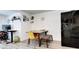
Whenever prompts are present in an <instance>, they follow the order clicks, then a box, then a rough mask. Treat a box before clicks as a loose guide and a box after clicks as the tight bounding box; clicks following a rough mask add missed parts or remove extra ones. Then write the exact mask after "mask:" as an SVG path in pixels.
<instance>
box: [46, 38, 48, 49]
mask: <svg viewBox="0 0 79 59" xmlns="http://www.w3.org/2000/svg"><path fill="white" fill-rule="evenodd" d="M46 46H47V48H48V39H47V40H46Z"/></svg>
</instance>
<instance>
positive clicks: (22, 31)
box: [9, 11, 30, 41]
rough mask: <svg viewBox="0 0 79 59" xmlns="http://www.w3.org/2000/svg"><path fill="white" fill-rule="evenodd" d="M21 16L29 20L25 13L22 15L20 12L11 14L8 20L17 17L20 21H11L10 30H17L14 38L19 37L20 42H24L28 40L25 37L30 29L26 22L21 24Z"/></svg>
mask: <svg viewBox="0 0 79 59" xmlns="http://www.w3.org/2000/svg"><path fill="white" fill-rule="evenodd" d="M22 15H26V16H27V17H28V18H29V16H30V15H29V14H27V13H24V12H22V11H19V12H16V13H14V14H12V15H11V16H10V17H9V19H10V20H12V17H13V16H19V17H20V19H21V21H19V20H16V21H13V22H10V24H11V25H12V29H13V30H17V32H16V33H15V36H19V37H20V39H21V41H23V40H26V39H27V38H28V36H27V33H26V32H27V31H28V30H29V28H30V24H29V22H28V21H26V22H23V16H22Z"/></svg>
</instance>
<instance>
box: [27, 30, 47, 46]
mask: <svg viewBox="0 0 79 59" xmlns="http://www.w3.org/2000/svg"><path fill="white" fill-rule="evenodd" d="M28 32H30V31H28ZM28 32H27V33H28ZM31 32H33V33H34V36H35V37H37V36H38V42H39V47H40V46H41V35H47V32H48V30H31Z"/></svg>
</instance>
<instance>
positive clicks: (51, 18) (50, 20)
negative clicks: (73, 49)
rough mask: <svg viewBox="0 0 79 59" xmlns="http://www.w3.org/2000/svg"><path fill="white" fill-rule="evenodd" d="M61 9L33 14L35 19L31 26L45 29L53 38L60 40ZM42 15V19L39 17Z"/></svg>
mask: <svg viewBox="0 0 79 59" xmlns="http://www.w3.org/2000/svg"><path fill="white" fill-rule="evenodd" d="M60 14H61V11H60V10H57V11H51V12H45V13H40V14H35V15H34V16H35V21H34V23H33V24H31V25H32V27H31V29H32V30H34V29H37V30H39V29H45V30H48V31H49V32H48V33H49V34H52V35H53V38H54V40H58V41H61V15H60ZM42 17H44V20H42V19H41V18H42Z"/></svg>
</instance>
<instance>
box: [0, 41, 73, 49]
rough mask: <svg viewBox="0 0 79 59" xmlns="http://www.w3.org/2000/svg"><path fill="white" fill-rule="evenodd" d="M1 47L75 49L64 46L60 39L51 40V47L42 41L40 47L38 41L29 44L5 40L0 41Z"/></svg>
mask: <svg viewBox="0 0 79 59" xmlns="http://www.w3.org/2000/svg"><path fill="white" fill-rule="evenodd" d="M0 49H74V48H70V47H62V46H61V42H60V41H53V42H50V44H49V48H46V45H45V44H43V43H42V46H41V47H39V46H38V43H36V42H31V43H30V45H28V44H27V41H23V42H19V43H10V44H6V43H5V42H2V43H0Z"/></svg>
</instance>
